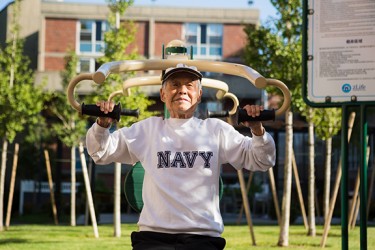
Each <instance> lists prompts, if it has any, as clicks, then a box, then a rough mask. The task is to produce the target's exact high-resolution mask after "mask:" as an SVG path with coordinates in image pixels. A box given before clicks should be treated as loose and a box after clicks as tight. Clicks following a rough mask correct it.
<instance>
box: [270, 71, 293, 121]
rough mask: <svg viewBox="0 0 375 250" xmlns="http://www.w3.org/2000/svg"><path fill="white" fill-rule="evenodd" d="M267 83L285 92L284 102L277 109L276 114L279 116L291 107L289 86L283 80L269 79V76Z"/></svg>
mask: <svg viewBox="0 0 375 250" xmlns="http://www.w3.org/2000/svg"><path fill="white" fill-rule="evenodd" d="M267 85H269V86H275V87H277V88H278V89H280V90H281V92H282V93H283V96H284V101H283V104H282V105H281V107H280V108H279V109H277V110H276V112H275V115H276V116H279V115H282V114H284V113H285V111H286V110H287V109H288V108H289V106H290V102H291V98H292V97H291V94H290V91H289V89H288V87H287V86H286V85H285V84H284V83H283V82H282V81H279V80H276V79H269V78H267Z"/></svg>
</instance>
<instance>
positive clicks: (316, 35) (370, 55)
mask: <svg viewBox="0 0 375 250" xmlns="http://www.w3.org/2000/svg"><path fill="white" fill-rule="evenodd" d="M308 4H309V6H308V9H309V10H310V11H309V12H310V13H309V14H308V52H307V53H308V56H309V60H308V62H307V64H308V82H307V97H308V99H309V100H310V101H311V102H313V103H325V102H326V101H330V102H336V103H339V102H350V101H354V100H356V101H375V0H355V1H353V0H309V1H308Z"/></svg>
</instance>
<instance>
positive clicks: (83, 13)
mask: <svg viewBox="0 0 375 250" xmlns="http://www.w3.org/2000/svg"><path fill="white" fill-rule="evenodd" d="M12 10H13V4H9V5H8V6H7V7H6V8H5V9H3V10H2V11H1V12H0V23H1V25H0V28H1V30H2V31H4V32H0V44H4V42H5V41H6V39H7V37H9V36H11V34H10V31H9V25H8V24H9V23H11V18H12ZM108 14H109V9H108V7H107V6H106V5H102V4H82V3H67V2H64V1H51V0H49V1H47V0H46V1H43V0H27V1H22V2H21V14H20V26H21V37H23V38H25V52H26V53H27V55H28V56H29V57H30V59H31V67H32V68H33V69H34V70H35V72H36V73H35V79H36V84H39V83H40V82H42V80H43V79H47V85H46V88H48V89H49V90H57V91H60V90H62V86H61V79H60V72H61V71H62V70H63V69H64V67H65V62H64V56H65V55H66V54H67V51H68V49H72V50H75V52H76V54H77V55H78V57H79V66H78V69H77V71H78V72H81V73H83V72H91V73H92V72H94V71H95V70H96V69H97V68H98V67H99V66H100V65H98V64H97V62H96V59H97V58H99V57H101V56H103V48H104V46H105V44H104V32H105V31H106V30H107V29H108V25H107V21H106V20H107V18H108ZM121 20H122V21H129V20H130V21H132V22H134V24H135V26H136V29H137V32H136V42H135V44H132V45H131V46H130V47H132V48H137V50H138V53H139V54H140V56H141V57H142V58H145V59H160V58H162V49H163V45H166V44H167V43H168V42H170V41H171V40H174V39H180V40H183V41H185V42H186V45H187V47H188V48H189V49H190V48H193V54H194V59H201V60H218V61H225V62H232V63H243V62H244V61H243V59H242V54H243V50H244V47H245V45H246V43H247V41H246V39H247V37H246V34H245V32H244V30H243V29H244V27H245V25H257V24H258V22H259V11H258V10H256V9H252V8H248V9H218V8H172V7H156V6H131V7H130V8H129V9H128V10H127V11H126V13H125V14H124V15H123V16H122V17H121ZM147 73H148V74H159V75H160V73H161V72H147ZM147 73H146V74H147ZM203 73H204V74H205V76H206V77H209V78H215V79H219V80H223V81H225V82H227V83H228V85H229V86H230V91H231V92H232V93H234V94H236V96H237V97H238V98H239V99H240V102H242V101H243V102H252V103H254V102H259V101H260V99H261V94H262V91H261V90H259V89H256V88H255V87H254V86H253V85H252V84H250V83H249V82H248V81H247V80H246V79H244V78H241V77H236V76H230V75H224V74H217V73H216V74H214V73H209V72H203ZM77 90H78V92H79V94H87V93H89V92H91V91H92V89H91V87H90V85H88V84H87V85H86V84H83V85H82V86H81V85H80V87H79V88H78V89H77ZM146 91H149V92H148V94H149V96H150V97H151V98H155V100H159V98H158V95H159V91H158V89H157V90H156V91H155V90H152V89H148V90H146ZM200 106H201V108H202V109H206V108H210V109H214V110H220V109H222V108H223V104H222V103H220V102H218V101H217V100H215V97H214V95H211V94H210V92H209V91H207V92H206V91H205V96H204V100H203V101H202V103H201V105H200ZM247 133H249V131H247ZM68 155H69V152H68V151H67V154H66V156H64V158H65V159H69V156H68ZM77 164H78V166H77V169H78V171H79V166H80V163H79V161H77ZM63 169H64V170H63V175H65V176H67V177H68V175H69V170H70V168H69V165H68V164H64V167H63ZM95 171H96V175H100V176H101V177H102V178H103V180H104V181H105V182H106V183H107V184H108V185H109V184H110V183H111V182H112V174H113V170H112V169H111V168H96V170H95ZM225 174H227V175H228V176H231V178H232V179H234V180H235V181H236V178H235V177H236V172H230V171H228V172H225ZM62 181H64V177H63V180H62Z"/></svg>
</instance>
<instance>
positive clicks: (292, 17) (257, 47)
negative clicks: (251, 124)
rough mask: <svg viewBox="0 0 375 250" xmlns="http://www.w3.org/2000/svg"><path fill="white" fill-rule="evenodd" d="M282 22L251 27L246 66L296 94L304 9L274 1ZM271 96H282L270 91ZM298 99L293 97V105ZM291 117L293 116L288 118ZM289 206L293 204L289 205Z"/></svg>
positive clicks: (296, 2) (292, 1)
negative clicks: (279, 81) (283, 84)
mask: <svg viewBox="0 0 375 250" xmlns="http://www.w3.org/2000/svg"><path fill="white" fill-rule="evenodd" d="M271 3H272V4H273V5H274V6H275V8H276V9H277V10H278V11H279V16H280V18H279V19H277V18H275V19H274V20H270V21H269V22H268V23H267V24H266V26H260V27H254V26H247V27H246V29H245V32H246V33H247V36H248V44H247V46H246V47H245V60H246V62H247V63H248V64H249V65H250V66H251V67H253V68H254V69H256V70H257V71H259V73H261V74H263V75H264V76H266V77H268V78H276V79H281V80H282V81H283V82H284V83H285V84H286V85H287V86H288V87H289V89H291V90H292V91H293V90H294V89H295V88H297V86H300V85H301V84H302V36H301V35H302V5H301V1H300V0H271ZM267 91H269V92H270V93H271V94H279V93H278V92H277V91H275V90H274V89H267ZM294 99H295V97H293V99H292V102H293V101H294ZM287 117H290V115H288V114H287ZM288 131H289V132H290V133H291V132H292V131H291V130H289V129H286V138H290V140H286V146H285V147H286V148H290V149H292V145H291V143H292V142H293V140H292V139H291V135H290V134H288V133H289V132H288ZM289 157H290V155H289V154H288V155H286V156H285V158H286V159H285V165H284V168H285V171H284V181H285V183H284V190H283V204H282V219H281V225H280V237H279V242H278V245H280V246H287V245H288V244H289V243H288V233H289V232H288V231H289V215H290V196H291V193H290V192H291V188H290V187H291V185H292V183H291V182H292V179H291V178H289V174H290V173H291V171H290V169H291V162H292V161H290V160H289ZM288 203H289V204H288Z"/></svg>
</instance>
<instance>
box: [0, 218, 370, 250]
mask: <svg viewBox="0 0 375 250" xmlns="http://www.w3.org/2000/svg"><path fill="white" fill-rule="evenodd" d="M135 230H137V226H136V225H135V224H123V225H122V236H121V237H120V238H115V237H113V234H114V231H113V226H112V225H101V226H99V238H98V239H96V238H95V237H94V233H93V229H92V227H90V226H76V227H71V226H52V225H16V226H11V227H10V228H9V229H8V230H7V231H3V232H0V249H9V250H17V249H28V250H34V249H35V250H37V249H38V250H44V249H45V250H47V249H56V250H68V249H69V250H71V249H73V250H74V249H77V250H78V249H90V250H91V249H93V250H95V249H131V243H130V234H131V232H132V231H135ZM322 232H323V228H322V227H321V226H320V227H319V226H318V228H317V236H316V237H308V236H306V230H305V229H304V227H303V226H291V227H290V233H289V247H287V248H288V249H289V248H290V249H307V250H308V249H322V248H321V247H320V241H321V238H322ZM374 233H375V228H374V227H369V228H368V246H374V245H375V237H370V236H371V235H374ZM254 235H255V242H256V246H253V245H252V238H251V235H250V231H249V227H248V226H247V225H241V226H235V225H227V226H225V231H224V234H223V237H224V238H225V239H226V240H227V247H226V248H225V249H228V250H231V249H232V250H242V249H249V248H251V249H262V250H263V249H266V250H267V249H277V248H279V247H278V246H277V241H278V237H279V228H278V226H269V225H267V226H259V225H255V226H254ZM340 235H341V227H340V226H332V227H331V230H330V234H329V236H328V240H327V245H326V248H325V249H341V237H340ZM359 242H360V233H359V227H356V229H354V230H352V231H350V233H349V249H351V250H352V249H359V248H360V243H359Z"/></svg>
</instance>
